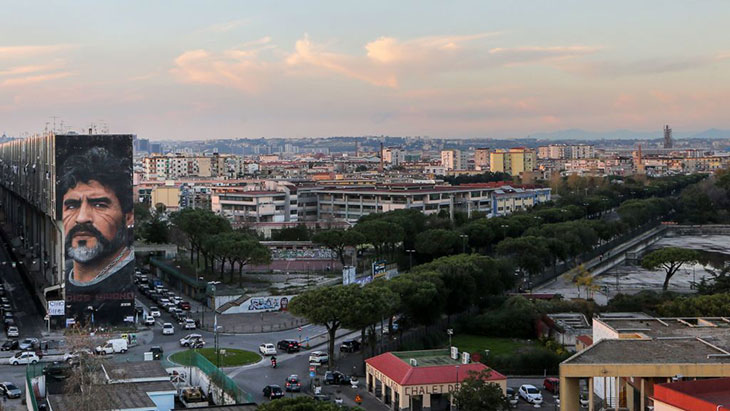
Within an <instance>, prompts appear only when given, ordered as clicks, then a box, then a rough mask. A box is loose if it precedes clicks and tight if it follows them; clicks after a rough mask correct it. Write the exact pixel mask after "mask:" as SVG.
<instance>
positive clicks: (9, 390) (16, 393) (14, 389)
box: [0, 381, 23, 399]
mask: <svg viewBox="0 0 730 411" xmlns="http://www.w3.org/2000/svg"><path fill="white" fill-rule="evenodd" d="M0 395H4V396H5V397H6V398H8V399H12V398H20V396H21V395H23V391H21V390H20V388H18V386H17V385H15V384H13V383H12V382H7V381H6V382H3V383H0Z"/></svg>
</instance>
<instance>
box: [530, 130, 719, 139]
mask: <svg viewBox="0 0 730 411" xmlns="http://www.w3.org/2000/svg"><path fill="white" fill-rule="evenodd" d="M672 137H673V138H675V139H677V138H681V139H686V138H702V139H725V138H730V130H720V129H716V128H711V129H707V130H705V131H700V132H678V131H673V133H672ZM528 138H535V139H538V140H602V139H605V140H651V139H658V138H664V132H663V131H662V130H657V131H653V132H646V131H631V130H614V131H586V130H580V129H575V128H574V129H569V130H560V131H553V132H547V133H535V134H530V135H529V136H528Z"/></svg>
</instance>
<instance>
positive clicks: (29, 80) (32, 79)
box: [0, 71, 74, 87]
mask: <svg viewBox="0 0 730 411" xmlns="http://www.w3.org/2000/svg"><path fill="white" fill-rule="evenodd" d="M72 75H74V73H72V72H69V71H66V72H60V73H48V74H39V75H34V76H27V77H14V78H9V79H6V80H3V81H2V82H0V86H2V87H13V86H26V85H28V84H35V83H42V82H46V81H51V80H58V79H62V78H66V77H69V76H72Z"/></svg>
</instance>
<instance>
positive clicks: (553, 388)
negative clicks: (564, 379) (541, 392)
mask: <svg viewBox="0 0 730 411" xmlns="http://www.w3.org/2000/svg"><path fill="white" fill-rule="evenodd" d="M542 387H543V388H545V391H550V392H551V393H553V395H555V394H557V393H559V392H560V379H558V378H555V377H548V378H545V381H543V382H542Z"/></svg>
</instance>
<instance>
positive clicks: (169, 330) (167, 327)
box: [162, 323, 175, 335]
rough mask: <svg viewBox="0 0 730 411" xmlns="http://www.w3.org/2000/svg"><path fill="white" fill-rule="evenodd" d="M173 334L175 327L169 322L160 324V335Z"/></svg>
mask: <svg viewBox="0 0 730 411" xmlns="http://www.w3.org/2000/svg"><path fill="white" fill-rule="evenodd" d="M173 334H175V327H173V326H172V324H171V323H164V324H162V335H173Z"/></svg>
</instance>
